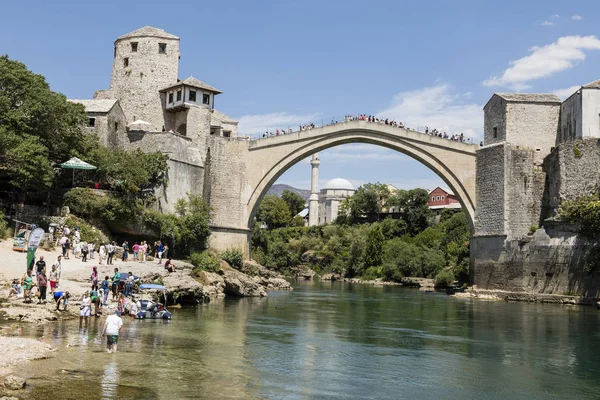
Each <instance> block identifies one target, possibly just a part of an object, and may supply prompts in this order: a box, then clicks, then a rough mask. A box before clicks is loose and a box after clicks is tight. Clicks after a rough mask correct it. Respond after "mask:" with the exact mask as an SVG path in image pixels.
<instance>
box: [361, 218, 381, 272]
mask: <svg viewBox="0 0 600 400" xmlns="http://www.w3.org/2000/svg"><path fill="white" fill-rule="evenodd" d="M384 240H385V237H384V236H383V233H382V232H381V226H380V225H379V224H376V225H374V226H373V227H372V228H371V230H370V231H369V234H368V236H367V246H366V248H365V267H366V268H369V267H377V266H379V265H381V252H382V247H383V242H384Z"/></svg>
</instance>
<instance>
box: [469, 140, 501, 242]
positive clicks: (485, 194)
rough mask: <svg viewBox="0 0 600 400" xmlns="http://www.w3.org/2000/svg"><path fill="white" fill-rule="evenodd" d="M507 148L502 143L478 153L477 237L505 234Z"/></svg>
mask: <svg viewBox="0 0 600 400" xmlns="http://www.w3.org/2000/svg"><path fill="white" fill-rule="evenodd" d="M505 146H506V145H505V144H504V143H499V144H495V145H491V146H485V147H482V148H480V149H479V150H477V165H476V175H475V186H476V190H477V194H476V196H475V197H476V199H477V206H476V207H475V231H474V235H475V236H481V235H503V234H504V230H505V226H504V223H505V218H506V216H505V213H504V197H505V195H504V175H505V168H504V165H505V160H504V158H505Z"/></svg>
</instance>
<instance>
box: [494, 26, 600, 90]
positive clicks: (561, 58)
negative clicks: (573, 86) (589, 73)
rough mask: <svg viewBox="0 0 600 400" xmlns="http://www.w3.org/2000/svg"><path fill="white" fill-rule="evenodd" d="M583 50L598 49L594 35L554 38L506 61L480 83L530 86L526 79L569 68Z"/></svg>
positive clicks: (599, 41) (581, 59)
mask: <svg viewBox="0 0 600 400" xmlns="http://www.w3.org/2000/svg"><path fill="white" fill-rule="evenodd" d="M585 50H588V51H589V50H600V40H598V38H596V36H592V35H590V36H564V37H561V38H559V39H558V40H557V41H556V42H554V43H551V44H549V45H546V46H542V47H537V46H536V47H532V48H531V49H530V51H531V54H530V55H528V56H526V57H523V58H520V59H518V60H514V61H511V62H510V65H511V66H510V67H509V68H507V69H506V70H505V71H504V73H503V74H502V76H500V77H492V78H490V79H488V80H486V81H484V82H483V85H484V86H506V87H510V88H512V89H514V90H522V89H527V88H529V87H531V86H530V85H529V84H528V82H529V81H532V80H534V79H540V78H546V77H548V76H550V75H553V74H555V73H557V72H560V71H564V70H567V69H570V68H573V66H574V65H575V63H576V62H581V61H584V60H585V58H586V54H585Z"/></svg>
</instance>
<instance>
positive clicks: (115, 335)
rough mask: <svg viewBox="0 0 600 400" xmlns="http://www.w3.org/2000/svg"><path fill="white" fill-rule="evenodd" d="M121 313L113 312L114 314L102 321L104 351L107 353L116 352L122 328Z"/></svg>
mask: <svg viewBox="0 0 600 400" xmlns="http://www.w3.org/2000/svg"><path fill="white" fill-rule="evenodd" d="M120 315H121V312H120V311H118V310H117V311H115V313H114V314H111V315H109V316H108V317H106V321H104V327H103V328H102V336H106V351H107V352H108V353H116V352H117V342H118V340H119V333H120V332H121V328H122V327H123V320H122V319H121V316H120Z"/></svg>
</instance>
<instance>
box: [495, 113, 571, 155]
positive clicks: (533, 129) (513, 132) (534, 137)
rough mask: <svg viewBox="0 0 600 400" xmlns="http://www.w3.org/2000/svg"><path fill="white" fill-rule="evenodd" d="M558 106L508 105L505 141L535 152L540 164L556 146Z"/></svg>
mask: <svg viewBox="0 0 600 400" xmlns="http://www.w3.org/2000/svg"><path fill="white" fill-rule="evenodd" d="M559 117H560V104H558V103H556V104H554V103H552V104H550V103H549V104H545V103H508V104H507V106H506V141H507V142H509V143H511V144H513V145H515V146H518V147H519V148H526V149H531V150H533V151H535V162H536V163H537V164H540V165H541V163H542V162H543V160H544V157H546V156H547V155H548V154H550V151H551V150H552V148H553V147H554V146H555V144H556V139H557V134H558V124H559Z"/></svg>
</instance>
